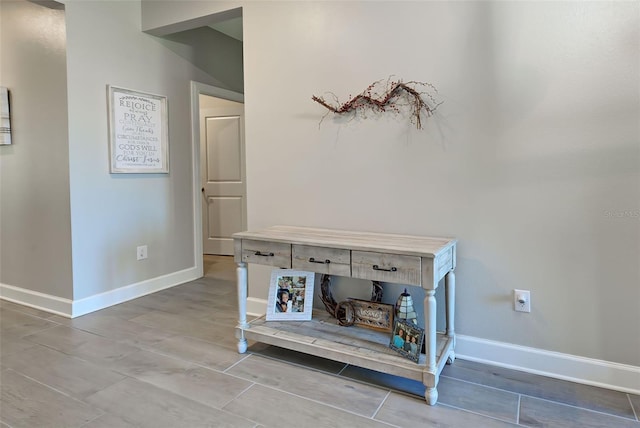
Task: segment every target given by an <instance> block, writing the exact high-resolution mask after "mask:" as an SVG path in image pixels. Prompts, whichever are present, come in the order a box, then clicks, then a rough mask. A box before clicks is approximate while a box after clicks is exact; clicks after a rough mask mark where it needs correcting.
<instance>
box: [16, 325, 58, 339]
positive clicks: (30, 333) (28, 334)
mask: <svg viewBox="0 0 640 428" xmlns="http://www.w3.org/2000/svg"><path fill="white" fill-rule="evenodd" d="M49 322H51V323H53V325H49V326H47V327H45V328H43V329H39V330H34V331H31V332H29V333H27V334H24V335H19V336H18V338H20V339H24V338H25V337H27V336H31V335H32V334H37V333H43V332H46V331H47V330H51V329H52V328H56V327H60V326H61V325H62V324H57V323H55V322H53V321H49Z"/></svg>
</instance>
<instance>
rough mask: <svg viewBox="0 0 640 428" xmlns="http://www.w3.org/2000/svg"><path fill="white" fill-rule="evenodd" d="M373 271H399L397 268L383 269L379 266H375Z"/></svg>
mask: <svg viewBox="0 0 640 428" xmlns="http://www.w3.org/2000/svg"><path fill="white" fill-rule="evenodd" d="M373 270H383V271H385V272H395V271H397V270H398V268H397V267H395V266H392V267H391V269H382V268H381V267H379V266H378V265H373Z"/></svg>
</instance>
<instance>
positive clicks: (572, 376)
mask: <svg viewBox="0 0 640 428" xmlns="http://www.w3.org/2000/svg"><path fill="white" fill-rule="evenodd" d="M456 358H460V359H462V360H469V361H476V362H479V363H486V364H491V365H494V366H500V367H505V368H509V369H514V370H520V371H523V372H527V373H532V374H538V375H542V376H548V377H552V378H556V379H563V380H568V381H572V382H577V383H582V384H586V385H592V386H598V387H602V388H608V389H613V390H617V391H622V392H628V393H631V394H640V367H636V366H631V365H626V364H619V363H612V362H609V361H603V360H596V359H593V358H586V357H579V356H576V355H570V354H562V353H559V352H553V351H545V350H543V349H537V348H529V347H526V346H520V345H513V344H510V343H505V342H497V341H494V340H487V339H480V338H477V337H471V336H464V335H456Z"/></svg>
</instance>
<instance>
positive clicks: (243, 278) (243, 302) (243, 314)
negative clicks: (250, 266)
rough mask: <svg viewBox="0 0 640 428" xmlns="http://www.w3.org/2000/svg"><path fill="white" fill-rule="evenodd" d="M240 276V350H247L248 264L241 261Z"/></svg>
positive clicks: (238, 274)
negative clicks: (245, 334) (245, 335)
mask: <svg viewBox="0 0 640 428" xmlns="http://www.w3.org/2000/svg"><path fill="white" fill-rule="evenodd" d="M236 274H237V278H238V314H239V317H238V332H239V333H238V352H239V353H241V354H244V353H245V352H247V339H246V338H245V337H244V329H245V328H247V327H248V326H249V324H247V288H248V284H247V264H246V263H242V262H239V263H238V267H237V268H236Z"/></svg>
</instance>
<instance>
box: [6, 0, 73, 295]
mask: <svg viewBox="0 0 640 428" xmlns="http://www.w3.org/2000/svg"><path fill="white" fill-rule="evenodd" d="M0 20H1V22H0V85H2V86H6V87H7V88H9V90H10V91H11V95H12V97H11V101H12V104H11V122H12V123H11V125H12V140H13V143H14V144H13V145H11V146H0V284H2V285H4V286H10V287H16V288H19V289H22V290H27V293H31V292H37V293H46V294H48V295H52V296H56V297H59V298H63V299H69V298H71V297H72V274H71V223H70V217H69V216H70V208H69V146H68V142H67V140H68V138H67V135H68V133H67V78H66V53H65V39H66V35H65V16H64V10H56V9H49V8H47V7H44V6H41V5H37V4H34V3H30V2H27V1H2V2H0ZM0 291H2V290H0ZM4 291H6V289H5V290H4Z"/></svg>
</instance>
